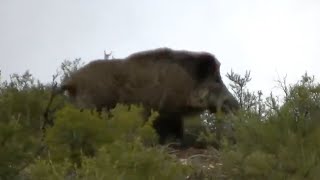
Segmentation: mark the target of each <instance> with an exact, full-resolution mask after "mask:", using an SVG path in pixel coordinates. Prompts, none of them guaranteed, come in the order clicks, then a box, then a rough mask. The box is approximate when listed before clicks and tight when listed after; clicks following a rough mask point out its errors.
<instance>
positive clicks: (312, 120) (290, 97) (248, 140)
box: [222, 76, 320, 179]
mask: <svg viewBox="0 0 320 180" xmlns="http://www.w3.org/2000/svg"><path fill="white" fill-rule="evenodd" d="M287 89H288V92H287V94H286V95H287V96H286V99H285V102H284V104H283V105H282V106H281V105H278V104H275V103H273V104H274V106H272V108H270V109H269V110H267V111H269V114H271V115H270V116H268V117H267V118H265V119H261V118H260V117H258V116H251V115H250V114H252V112H243V113H242V114H241V115H239V121H238V122H237V123H236V126H235V129H236V132H235V136H236V140H237V144H236V145H235V146H228V147H226V148H225V149H224V151H223V153H222V162H223V164H224V166H223V169H224V173H225V174H226V175H228V176H230V177H234V178H235V177H236V178H237V179H316V178H317V177H318V174H319V170H320V161H319V160H320V148H319V142H320V126H319V120H320V116H319V115H320V113H319V112H320V96H319V95H320V86H319V84H316V83H314V81H313V80H312V78H310V77H308V76H304V77H303V79H302V81H301V82H300V83H298V84H296V85H295V86H292V87H290V88H287ZM270 111H272V113H270Z"/></svg>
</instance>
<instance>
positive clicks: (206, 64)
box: [197, 53, 220, 79]
mask: <svg viewBox="0 0 320 180" xmlns="http://www.w3.org/2000/svg"><path fill="white" fill-rule="evenodd" d="M198 58H199V59H198V62H199V63H198V64H197V76H198V78H199V79H206V78H207V77H208V76H210V75H212V74H215V73H216V72H217V71H219V69H220V62H219V61H218V60H217V59H216V58H215V57H214V56H213V55H211V54H209V53H203V54H201V55H200V56H199V57H198Z"/></svg>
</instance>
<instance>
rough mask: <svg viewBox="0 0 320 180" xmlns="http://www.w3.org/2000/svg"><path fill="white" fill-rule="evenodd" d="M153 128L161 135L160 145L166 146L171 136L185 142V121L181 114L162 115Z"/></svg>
mask: <svg viewBox="0 0 320 180" xmlns="http://www.w3.org/2000/svg"><path fill="white" fill-rule="evenodd" d="M153 126H154V128H155V130H156V132H157V133H158V135H159V143H160V144H164V143H165V142H166V139H167V138H168V137H169V136H173V137H174V138H176V139H179V140H183V120H182V116H181V114H180V113H160V115H159V116H158V118H157V119H156V120H155V121H154V124H153Z"/></svg>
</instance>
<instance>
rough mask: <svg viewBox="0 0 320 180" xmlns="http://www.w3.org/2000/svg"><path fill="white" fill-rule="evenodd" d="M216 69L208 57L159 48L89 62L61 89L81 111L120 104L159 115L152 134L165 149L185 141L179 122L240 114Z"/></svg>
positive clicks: (200, 53)
mask: <svg viewBox="0 0 320 180" xmlns="http://www.w3.org/2000/svg"><path fill="white" fill-rule="evenodd" d="M219 67H220V62H219V61H218V60H217V59H216V58H215V57H214V56H213V55H211V54H209V53H206V52H190V51H181V50H180V51H177V50H172V49H169V48H160V49H155V50H149V51H143V52H138V53H134V54H132V55H130V56H128V57H127V58H125V59H112V60H96V61H92V62H90V63H88V64H87V65H85V66H84V67H82V68H80V69H79V70H78V71H76V72H74V73H72V74H71V76H70V77H69V79H67V80H65V81H64V82H63V83H62V86H61V89H62V90H64V91H67V92H68V94H69V96H70V98H71V99H72V101H73V102H74V103H75V104H76V105H78V107H80V108H96V109H98V110H101V109H102V108H106V109H107V110H108V109H111V108H113V107H115V105H116V104H117V103H123V104H143V105H144V106H145V107H146V109H154V110H157V111H158V112H159V114H160V115H159V117H158V118H157V120H156V121H155V122H154V128H155V129H156V131H157V133H158V134H159V136H160V143H164V142H165V140H166V138H167V137H168V136H169V135H171V134H172V135H174V136H175V137H176V138H178V139H183V121H182V118H183V116H186V115H188V114H190V113H194V112H200V111H203V110H205V109H210V110H211V111H212V112H215V111H217V110H219V109H221V110H223V111H225V112H230V111H231V110H237V109H238V108H239V107H238V104H237V101H236V100H235V98H234V97H233V96H232V95H231V93H230V92H229V91H228V90H227V88H226V87H225V85H224V83H223V82H222V80H221V76H220V71H219Z"/></svg>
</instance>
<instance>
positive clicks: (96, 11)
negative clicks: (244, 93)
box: [0, 0, 320, 93]
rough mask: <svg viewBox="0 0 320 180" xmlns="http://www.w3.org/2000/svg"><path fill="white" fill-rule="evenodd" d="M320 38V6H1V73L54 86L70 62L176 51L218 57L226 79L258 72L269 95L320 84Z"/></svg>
mask: <svg viewBox="0 0 320 180" xmlns="http://www.w3.org/2000/svg"><path fill="white" fill-rule="evenodd" d="M319 32H320V0H264V1H263V0H242V1H239V0H157V1H156V0H114V1H111V0H90V1H88V0H0V69H1V71H2V76H3V78H6V79H7V78H8V76H9V74H12V73H22V72H24V71H25V70H30V71H31V73H32V74H33V75H34V76H35V77H36V78H39V79H40V80H41V81H46V82H49V81H50V79H51V76H52V74H54V73H55V71H56V69H57V68H58V67H59V65H60V63H61V62H62V61H63V60H64V59H69V60H73V59H75V58H82V59H83V61H84V62H89V61H90V60H93V59H97V58H103V51H104V50H107V51H113V54H114V56H115V57H119V58H121V57H125V56H127V55H129V54H131V53H134V52H136V51H140V50H147V49H153V48H158V47H170V48H173V49H186V50H194V51H198V50H200V51H208V52H211V53H213V54H215V56H216V57H217V58H218V59H219V60H220V62H221V64H222V66H221V72H222V75H223V76H224V78H223V79H224V80H226V78H225V74H226V73H227V72H230V70H231V69H233V70H234V71H235V72H237V73H241V74H243V73H244V72H245V70H251V73H252V78H253V80H252V82H251V86H250V87H251V88H252V89H254V90H258V89H262V90H263V91H264V92H265V93H269V92H270V91H271V90H273V89H272V88H273V87H274V86H275V83H274V80H275V79H277V77H278V74H279V75H280V77H283V76H284V75H285V74H287V75H288V81H289V82H290V83H291V82H296V81H297V80H298V79H299V78H300V76H301V75H302V74H303V73H304V72H305V71H308V72H309V73H310V74H313V75H315V76H316V77H317V78H318V79H319V78H320V74H319V71H318V70H319V65H320V62H319V60H320V33H319ZM226 82H227V81H226Z"/></svg>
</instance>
